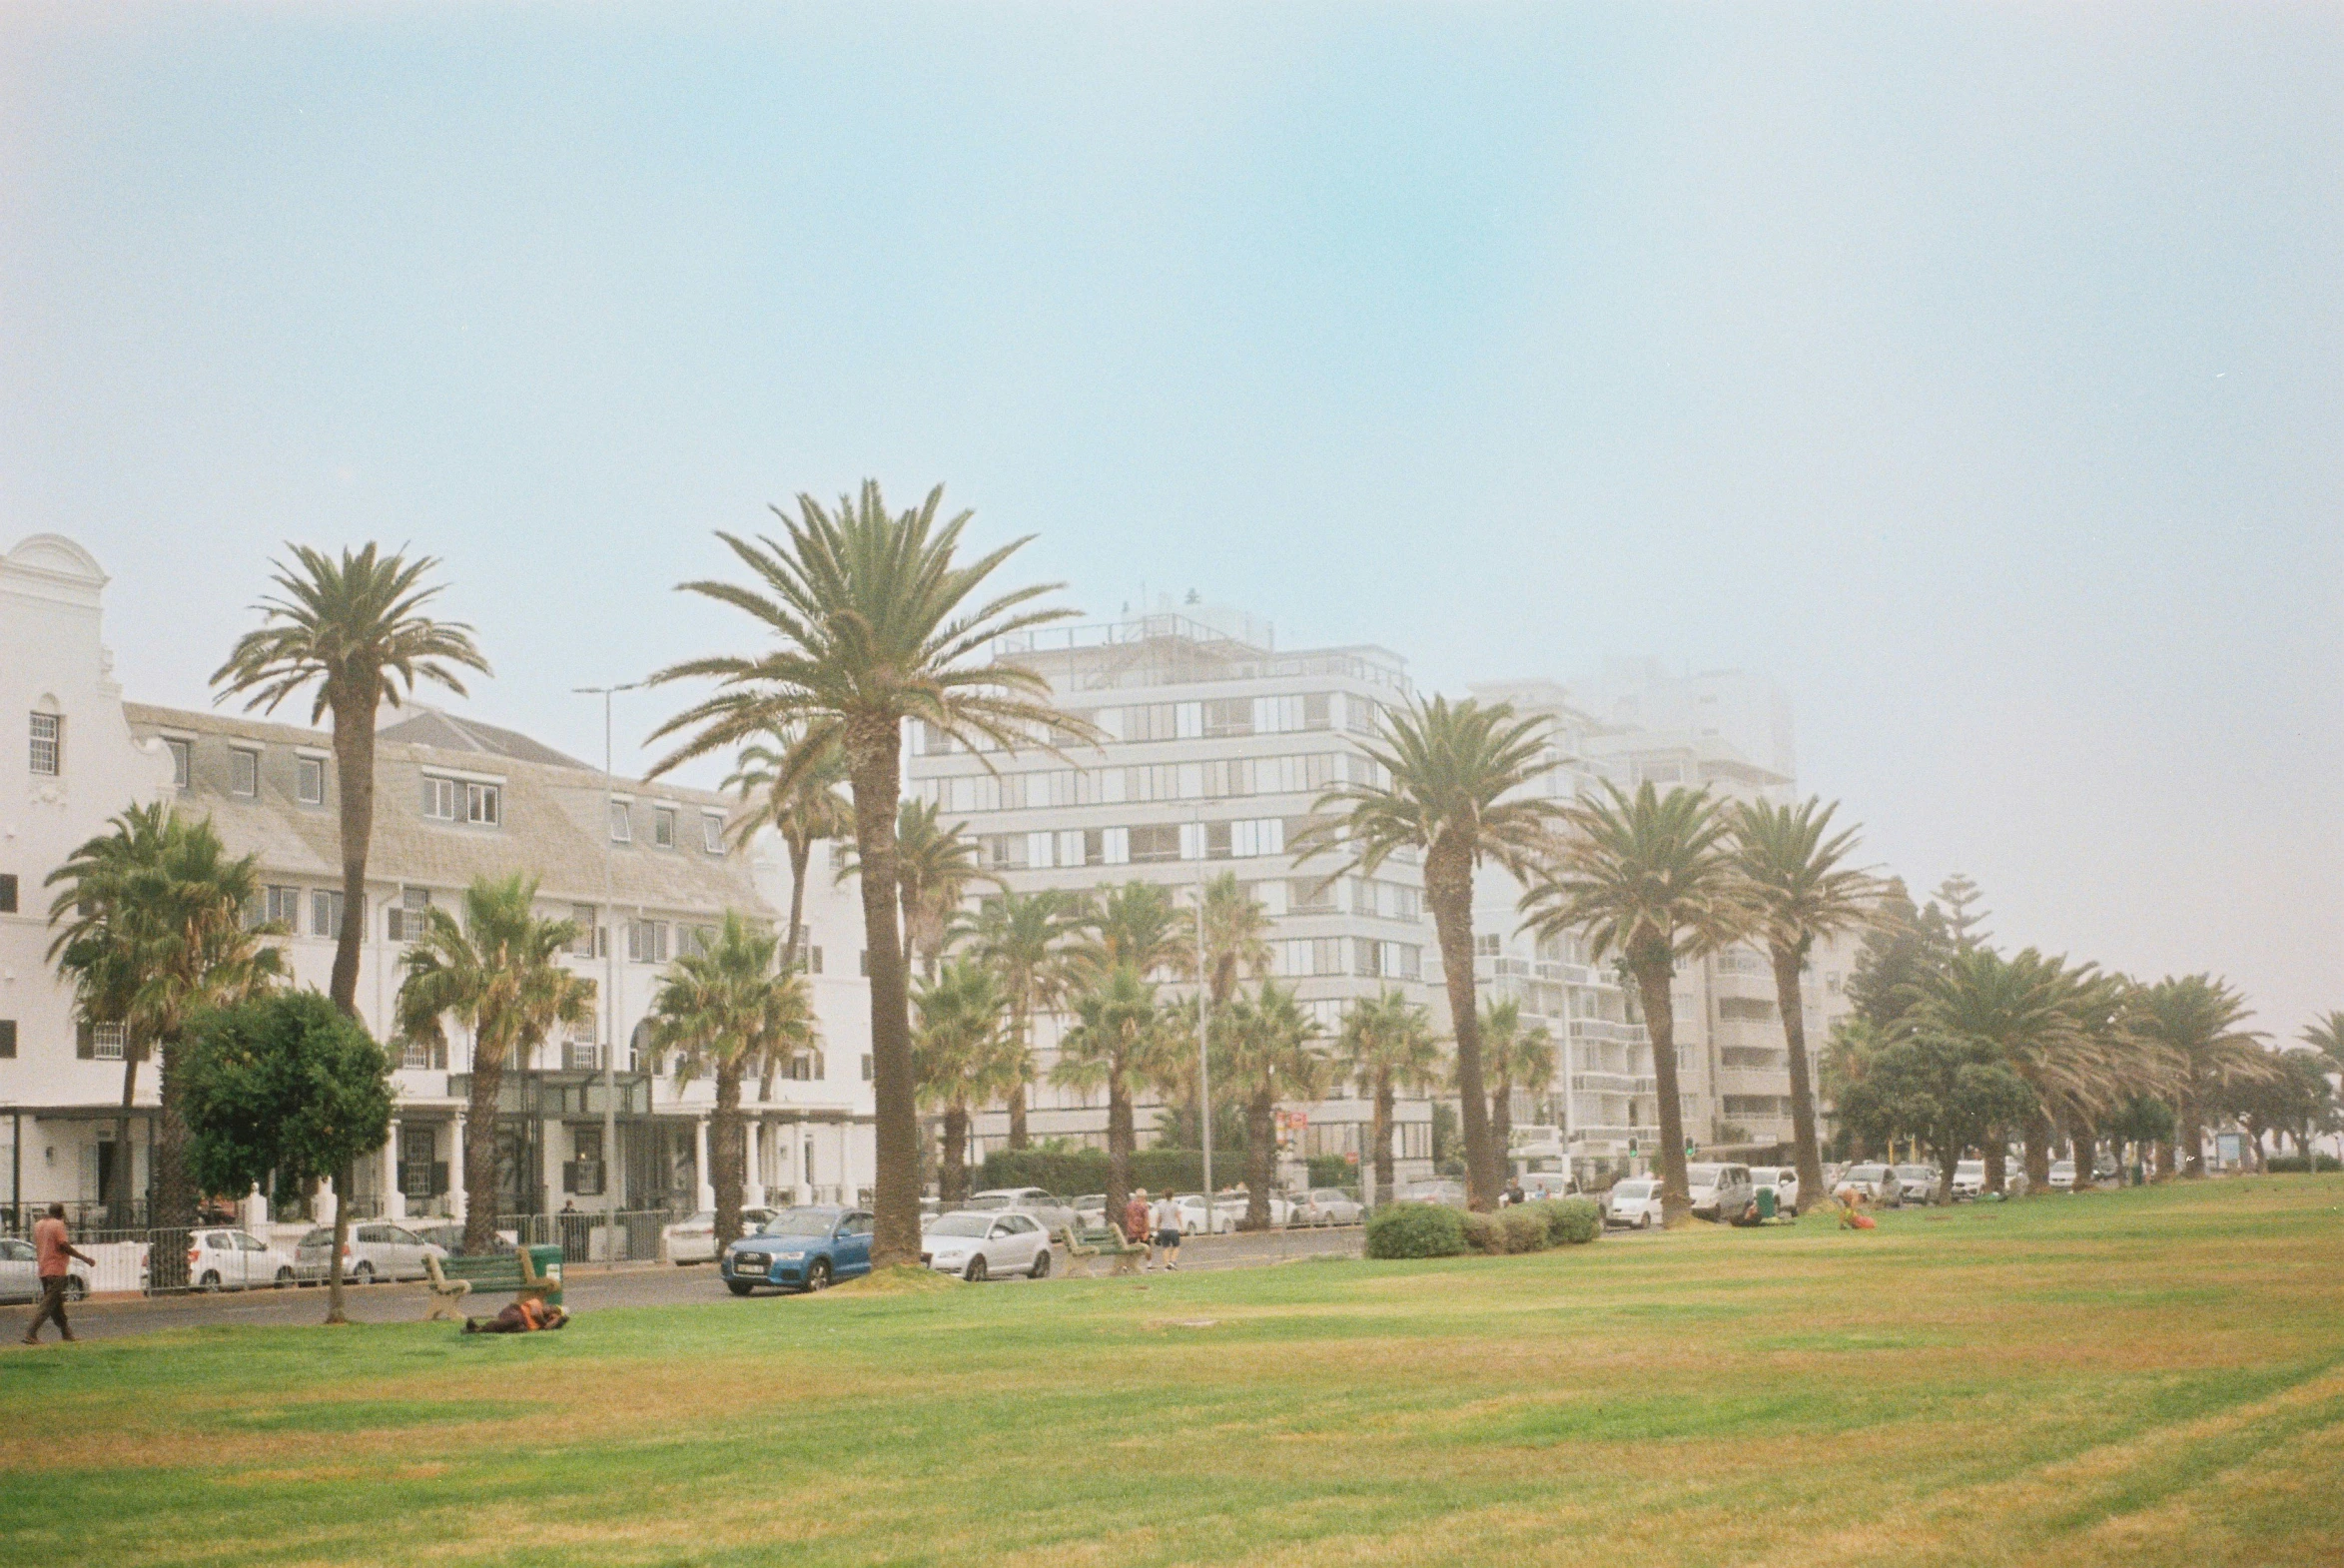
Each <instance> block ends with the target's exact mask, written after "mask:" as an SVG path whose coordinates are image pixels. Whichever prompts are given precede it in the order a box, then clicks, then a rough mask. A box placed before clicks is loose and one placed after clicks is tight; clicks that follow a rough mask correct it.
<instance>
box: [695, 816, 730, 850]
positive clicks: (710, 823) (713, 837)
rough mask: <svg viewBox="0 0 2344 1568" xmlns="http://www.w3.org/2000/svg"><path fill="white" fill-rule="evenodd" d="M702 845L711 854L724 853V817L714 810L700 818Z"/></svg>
mask: <svg viewBox="0 0 2344 1568" xmlns="http://www.w3.org/2000/svg"><path fill="white" fill-rule="evenodd" d="M700 847H701V848H702V849H705V850H706V851H707V852H708V853H709V854H711V855H721V854H723V853H724V819H723V818H722V817H720V816H718V815H717V814H716V813H715V812H713V811H711V812H707V813H704V814H703V815H702V816H701V818H700Z"/></svg>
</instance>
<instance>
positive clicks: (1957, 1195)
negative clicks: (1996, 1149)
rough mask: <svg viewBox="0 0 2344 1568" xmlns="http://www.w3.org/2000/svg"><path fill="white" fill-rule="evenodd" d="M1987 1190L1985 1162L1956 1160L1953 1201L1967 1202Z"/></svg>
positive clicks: (1954, 1163) (1954, 1165)
mask: <svg viewBox="0 0 2344 1568" xmlns="http://www.w3.org/2000/svg"><path fill="white" fill-rule="evenodd" d="M1984 1190H1985V1162H1984V1161H1982V1160H1956V1161H1954V1162H1953V1201H1954V1202H1956V1203H1959V1202H1966V1201H1967V1200H1968V1199H1970V1198H1973V1197H1976V1196H1977V1195H1978V1194H1980V1193H1982V1192H1983V1191H1984Z"/></svg>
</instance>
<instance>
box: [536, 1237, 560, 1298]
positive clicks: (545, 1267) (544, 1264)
mask: <svg viewBox="0 0 2344 1568" xmlns="http://www.w3.org/2000/svg"><path fill="white" fill-rule="evenodd" d="M528 1253H529V1266H530V1267H531V1268H533V1269H535V1270H536V1272H537V1277H538V1278H540V1279H543V1280H545V1281H546V1282H547V1283H549V1284H550V1285H552V1286H553V1288H552V1289H550V1290H548V1291H546V1292H545V1299H546V1300H548V1301H550V1302H552V1303H553V1304H554V1305H555V1306H559V1305H561V1248H560V1247H559V1246H552V1245H536V1246H531V1247H530V1248H529V1249H528Z"/></svg>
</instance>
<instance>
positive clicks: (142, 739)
mask: <svg viewBox="0 0 2344 1568" xmlns="http://www.w3.org/2000/svg"><path fill="white" fill-rule="evenodd" d="M5 567H6V569H5V571H4V572H0V655H4V656H0V703H5V704H6V706H5V707H4V708H0V712H5V713H15V714H19V715H26V716H27V717H26V718H24V719H22V720H20V722H26V723H27V724H28V725H29V731H28V736H27V743H26V745H24V746H13V745H12V746H9V747H7V748H6V756H7V761H6V763H5V764H0V856H4V857H5V860H4V861H0V1119H4V1120H0V1136H11V1135H12V1134H13V1133H14V1131H15V1130H16V1129H18V1128H21V1129H22V1130H23V1131H22V1136H20V1137H17V1136H12V1137H11V1149H10V1152H9V1156H8V1158H9V1160H10V1162H11V1165H10V1167H9V1169H8V1170H7V1171H5V1172H0V1180H9V1181H10V1182H11V1184H10V1186H9V1188H8V1191H9V1194H10V1196H11V1198H12V1199H14V1198H17V1197H19V1196H21V1198H22V1200H24V1201H28V1202H30V1201H39V1200H45V1199H49V1198H64V1199H66V1200H68V1201H78V1202H94V1201H96V1200H97V1199H98V1198H99V1196H100V1195H101V1193H109V1194H110V1193H111V1192H112V1191H113V1190H114V1185H115V1182H116V1180H117V1179H118V1173H120V1172H121V1171H122V1170H123V1163H124V1162H127V1163H128V1166H127V1174H128V1176H129V1179H130V1182H131V1187H130V1189H131V1190H132V1191H143V1190H144V1189H145V1187H146V1184H147V1179H148V1162H147V1158H146V1150H145V1148H144V1147H143V1146H140V1147H134V1148H132V1149H130V1150H127V1151H125V1150H117V1149H114V1148H112V1147H111V1146H112V1141H113V1139H114V1130H115V1121H116V1118H117V1117H118V1115H119V1105H120V1099H121V1094H122V1087H123V1076H124V1067H123V1065H122V1061H121V1058H122V1043H121V1040H120V1038H119V1036H117V1035H114V1034H113V1033H112V1032H110V1031H108V1030H106V1029H104V1028H92V1027H88V1026H85V1025H81V1024H80V1023H78V1021H77V1020H76V1019H75V1017H74V1009H73V1003H72V998H71V995H70V992H69V991H68V989H67V988H66V987H65V986H64V984H63V983H62V982H61V981H60V980H59V979H58V978H57V977H56V976H55V975H54V973H53V972H52V971H51V970H50V969H49V967H48V965H47V963H46V960H45V953H46V947H47V944H48V942H49V940H50V938H51V931H50V928H49V926H48V924H47V920H46V904H45V900H44V901H41V902H39V903H38V904H37V905H36V903H34V902H33V901H31V900H30V899H28V893H27V890H30V889H35V888H37V887H38V885H39V883H40V882H41V880H42V879H43V878H44V877H46V876H47V874H48V873H49V871H50V870H51V869H52V868H54V867H55V866H57V865H58V864H60V863H62V862H63V861H64V860H65V859H66V858H67V856H68V855H69V854H70V853H71V851H72V849H73V847H74V846H75V845H77V844H79V843H81V842H83V841H84V840H86V839H88V838H90V837H92V836H93V835H96V834H98V833H101V832H103V831H105V825H106V820H107V818H109V817H110V816H112V815H114V814H115V813H117V812H119V811H120V810H122V809H123V808H124V807H126V806H128V805H130V804H132V803H134V802H143V801H149V800H155V799H164V800H169V801H171V802H173V803H174V804H175V806H176V807H177V808H178V809H179V810H181V811H183V812H188V813H191V814H195V815H200V816H204V817H208V818H210V819H211V821H212V822H213V824H214V825H215V827H216V828H217V830H218V831H219V833H220V836H221V838H222V839H223V840H224V841H225V843H226V844H227V846H228V848H229V850H230V851H231V852H232V853H234V854H239V855H243V854H252V855H255V856H257V857H258V859H259V871H260V877H261V881H262V883H263V884H264V892H263V895H262V899H261V903H260V905H259V907H258V908H256V909H255V910H254V911H253V914H254V917H255V918H256V919H257V920H264V921H268V922H273V923H276V924H278V925H280V926H282V927H283V928H284V929H285V930H286V932H287V933H288V934H287V935H286V936H285V938H284V939H283V946H284V951H285V952H286V954H287V957H288V959H289V960H290V964H291V968H292V970H293V973H294V977H295V980H296V983H297V984H303V985H310V986H315V987H317V988H318V989H321V990H323V989H324V988H325V986H326V984H327V980H328V977H329V974H330V972H331V969H332V964H333V954H334V947H335V938H336V937H337V935H338V934H339V933H340V931H341V929H342V926H343V923H344V922H345V921H346V920H351V919H357V920H360V921H363V922H364V927H365V941H364V945H363V947H362V949H361V964H360V976H359V1010H360V1016H361V1019H362V1021H363V1022H365V1023H366V1024H367V1026H368V1027H369V1029H370V1030H371V1031H373V1032H374V1033H375V1034H376V1035H377V1037H378V1038H382V1039H390V1038H391V1037H392V1035H393V1034H394V1033H395V1030H394V1027H393V1012H392V1009H393V1005H394V1000H395V996H396V992H397V986H398V981H399V976H400V966H401V963H402V961H403V959H404V956H405V954H406V952H407V950H408V946H409V944H410V943H411V942H412V941H413V939H414V938H415V936H416V935H417V934H419V932H420V931H421V929H422V925H423V921H424V911H425V910H427V909H429V908H432V907H438V908H443V909H450V910H460V906H461V901H462V896H463V891H464V889H465V888H466V887H467V886H468V885H469V884H470V883H471V882H472V881H473V880H474V879H475V878H479V877H492V878H501V877H507V876H512V875H516V874H517V875H522V876H526V877H530V878H533V879H535V880H536V882H537V885H538V891H537V898H538V906H539V909H540V911H541V912H542V913H543V914H545V915H547V916H549V917H556V918H561V919H568V920H573V921H575V922H576V923H577V924H578V925H579V926H580V927H581V934H580V936H579V938H578V940H577V942H576V943H575V944H574V946H573V948H572V951H571V953H570V954H569V955H568V958H567V962H568V963H569V964H570V966H571V967H572V968H573V969H574V970H575V971H576V972H577V973H578V974H579V975H580V976H582V977H584V978H586V979H587V980H589V981H590V982H591V983H592V984H593V986H594V988H595V992H596V1001H597V1006H596V1011H595V1018H594V1020H593V1021H591V1022H589V1023H586V1024H583V1025H580V1026H579V1027H577V1028H575V1029H574V1030H571V1031H569V1032H568V1033H567V1035H566V1038H562V1039H558V1040H551V1041H547V1042H546V1043H545V1044H544V1045H543V1046H542V1047H541V1048H539V1049H538V1050H537V1051H536V1052H535V1053H533V1055H532V1056H531V1058H530V1059H529V1060H527V1061H525V1062H520V1063H514V1064H511V1065H510V1066H509V1069H508V1074H507V1077H506V1080H505V1083H504V1086H503V1092H502V1099H501V1109H500V1113H499V1115H498V1117H497V1119H496V1125H495V1126H494V1127H493V1128H492V1129H479V1128H472V1127H467V1126H466V1121H467V1117H466V1104H467V1093H468V1073H469V1061H468V1054H469V1049H470V1041H469V1040H468V1038H466V1037H465V1036H464V1035H463V1033H462V1031H461V1030H460V1029H457V1030H454V1031H452V1032H451V1035H450V1038H449V1039H448V1041H447V1042H446V1044H445V1045H443V1046H425V1045H407V1046H403V1047H402V1048H401V1050H402V1053H403V1054H402V1058H401V1062H400V1065H399V1068H398V1070H397V1072H396V1074H395V1081H396V1085H397V1089H398V1097H399V1098H398V1113H397V1125H396V1130H395V1134H394V1136H393V1138H392V1139H391V1143H390V1144H389V1145H388V1146H387V1147H386V1148H385V1150H384V1152H383V1155H382V1158H381V1159H380V1160H379V1161H377V1162H373V1163H370V1164H368V1165H366V1166H365V1167H363V1168H362V1169H361V1170H360V1172H359V1173H358V1183H357V1190H356V1192H355V1193H354V1194H353V1195H354V1199H355V1201H356V1202H357V1204H358V1205H359V1207H360V1209H361V1211H362V1212H367V1213H384V1214H389V1215H391V1216H393V1217H398V1216H404V1215H414V1214H424V1213H444V1214H459V1213H460V1212H461V1208H462V1204H463V1190H462V1178H461V1172H462V1167H463V1150H464V1146H465V1142H466V1140H467V1139H474V1138H479V1137H492V1138H494V1139H495V1141H496V1147H497V1165H498V1178H499V1194H498V1207H499V1209H500V1211H502V1212H505V1213H515V1214H526V1213H541V1212H548V1211H551V1210H553V1209H558V1208H560V1207H562V1206H563V1205H564V1204H565V1203H574V1204H575V1205H576V1206H578V1207H580V1208H588V1209H590V1208H600V1207H604V1206H609V1207H616V1208H638V1209H640V1208H673V1209H685V1210H688V1209H693V1208H700V1207H706V1206H708V1205H709V1204H710V1203H712V1201H713V1193H712V1192H711V1191H710V1190H709V1187H708V1171H709V1162H708V1157H707V1134H708V1116H709V1112H710V1110H711V1107H712V1087H711V1086H710V1085H709V1084H708V1083H707V1082H706V1081H705V1080H702V1081H699V1082H696V1083H691V1084H680V1085H679V1084H678V1083H677V1082H676V1081H675V1079H674V1076H673V1075H672V1074H669V1075H666V1076H661V1075H660V1074H658V1073H657V1072H656V1071H655V1064H654V1063H653V1061H652V1054H651V1052H650V1050H649V1042H648V1038H647V1030H648V1025H647V1024H646V1023H645V1022H644V1017H645V1014H646V1013H647V1012H648V1011H649V1009H650V1007H651V1003H652V998H653V995H654V993H655V990H656V988H657V985H658V982H659V979H660V976H661V974H662V972H663V971H664V969H665V967H666V965H667V963H668V961H669V960H670V959H671V958H672V957H674V956H675V955H677V954H680V953H682V952H684V951H687V950H688V949H690V948H691V947H692V946H693V945H694V944H696V943H700V942H704V941H705V940H706V939H707V938H708V936H709V935H710V934H711V933H712V932H713V929H714V928H715V927H716V925H717V924H718V923H719V922H720V921H721V920H722V918H723V915H724V912H725V911H726V910H727V909H738V910H741V911H742V912H744V913H747V914H750V915H752V916H754V917H756V918H758V919H761V920H766V921H771V920H772V919H774V912H775V911H776V909H779V908H786V903H785V898H786V891H787V890H786V881H785V880H784V879H786V876H787V871H786V867H784V866H783V865H781V864H780V858H779V857H778V856H773V855H770V854H768V853H766V851H765V849H764V847H763V846H762V845H759V846H753V847H752V849H751V850H750V851H749V852H747V853H743V852H741V851H739V850H736V849H734V848H732V847H731V846H730V844H729V841H728V839H727V837H726V833H725V825H726V811H727V807H728V802H727V801H726V799H725V798H724V797H721V796H717V795H712V794H708V793H705V792H702V791H696V790H689V789H681V788H677V787H674V786H672V785H668V784H650V783H644V782H642V781H639V780H616V781H613V780H610V779H608V778H606V777H605V776H604V775H603V774H602V773H601V772H600V770H598V769H595V768H592V767H589V766H587V765H585V764H583V763H580V762H578V761H575V760H574V759H572V758H569V757H566V756H563V755H561V754H560V753H558V752H555V751H552V750H551V749H549V748H547V747H545V746H542V745H539V744H538V743H536V742H534V741H532V740H530V739H528V738H527V737H526V736H522V735H518V734H514V733H512V732H511V731H509V730H504V729H499V728H496V727H493V726H489V725H485V724H481V723H478V722H475V721H472V720H468V719H462V718H458V717H455V716H453V715H450V714H446V713H442V712H438V711H435V710H431V709H428V708H414V707H409V708H406V709H403V710H395V711H392V712H390V713H388V714H387V715H386V718H387V720H388V722H387V723H386V724H385V726H384V727H383V728H382V729H381V730H380V731H379V733H378V756H377V764H376V778H375V800H376V804H375V829H374V838H373V843H372V844H371V846H370V851H369V865H368V874H369V888H368V893H367V899H366V907H365V908H364V909H363V910H349V909H346V908H344V907H343V894H342V891H341V856H340V848H339V844H340V823H339V811H338V805H339V795H340V787H341V781H340V780H339V779H338V778H337V777H336V765H335V761H334V756H333V751H332V738H331V736H330V735H328V734H326V733H324V732H321V731H317V730H312V729H308V728H303V727H298V726H293V725H286V724H277V723H270V722H267V721H265V720H262V719H259V718H255V717H251V716H247V715H242V714H233V713H231V714H224V713H216V712H188V711H182V710H177V709H169V708H158V707H148V706H143V705H139V704H130V703H125V702H123V701H122V699H121V693H120V691H119V689H118V688H116V687H115V686H114V685H113V684H112V683H111V681H110V679H109V678H108V676H107V674H106V667H107V659H106V655H105V653H104V651H103V648H102V646H101V644H100V640H99V633H100V617H99V590H100V589H101V587H102V586H103V583H104V580H105V579H104V575H103V573H102V572H100V571H99V569H98V567H97V564H96V563H95V562H94V561H92V560H90V559H89V557H88V556H87V555H86V554H84V553H82V552H81V551H79V550H78V549H77V548H76V547H74V546H72V545H71V544H69V543H67V542H66V541H63V540H57V539H43V538H36V539H31V540H27V541H25V543H24V544H21V545H19V546H18V547H17V549H16V550H15V551H13V552H12V553H11V554H10V556H9V557H8V558H7V561H6V563H5ZM60 737H62V739H61V738H60ZM12 775H15V777H12ZM9 879H13V897H11V896H9V894H10V891H11V882H10V881H9ZM808 892H809V898H808V916H807V925H808V927H809V931H808V933H807V941H808V943H809V956H810V957H813V956H815V955H819V954H824V953H829V954H837V955H841V956H845V955H851V954H853V953H855V952H857V951H858V950H859V948H860V943H861V938H860V925H861V920H860V910H859V904H858V901H857V896H856V894H855V892H854V889H853V887H852V885H851V883H850V884H848V885H846V886H839V885H838V884H837V883H836V882H835V879H833V878H832V877H830V876H828V875H822V876H819V877H817V878H815V879H814V880H813V882H812V884H811V885H810V886H809V890H808ZM817 962H819V960H818V959H817ZM821 967H822V971H823V972H821V973H818V974H816V975H815V976H813V978H812V981H811V983H812V985H813V987H814V990H815V1002H816V1013H817V1016H818V1018H819V1020H820V1024H821V1028H822V1031H823V1035H824V1037H825V1049H823V1050H820V1051H816V1052H814V1053H811V1054H809V1055H808V1056H806V1057H805V1058H803V1059H801V1060H799V1061H797V1062H794V1063H792V1064H790V1065H789V1066H788V1067H787V1068H786V1069H784V1070H783V1072H782V1073H781V1074H780V1075H778V1076H777V1078H776V1079H775V1080H774V1081H773V1082H771V1083H769V1084H754V1085H752V1086H751V1087H750V1095H749V1105H748V1108H747V1109H748V1115H749V1118H750V1123H751V1128H752V1137H751V1140H750V1147H749V1182H750V1187H751V1194H752V1200H757V1199H758V1198H761V1197H763V1196H764V1195H765V1194H766V1193H768V1192H771V1193H773V1194H775V1195H785V1194H786V1195H797V1196H801V1197H815V1196H821V1197H838V1196H851V1195H853V1194H854V1193H855V1192H857V1191H859V1190H860V1189H862V1188H864V1187H867V1186H868V1185H869V1184H870V1182H871V1178H872V1142H871V1127H870V1124H871V1089H870V1084H869V1072H868V1066H867V1059H866V1058H865V1057H864V1055H863V1052H864V1050H865V1043H866V1042H867V1040H868V1038H869V1003H868V993H867V988H866V986H865V983H864V982H863V981H862V979H861V978H860V976H859V975H858V974H857V969H858V967H859V966H857V965H856V964H855V963H854V962H853V960H852V958H851V957H849V958H848V959H847V962H846V963H845V964H844V965H843V966H842V965H839V964H835V963H833V964H824V965H822V966H821ZM613 1047H615V1055H614V1058H613V1061H612V1063H611V1069H612V1071H611V1073H610V1075H609V1080H610V1082H611V1087H612V1088H613V1089H614V1090H615V1096H614V1098H612V1097H606V1092H605V1074H604V1072H603V1066H604V1064H603V1052H604V1051H605V1050H609V1049H612V1048H613ZM154 1089H155V1074H154V1071H153V1070H152V1069H151V1068H150V1069H148V1070H147V1071H146V1072H145V1073H144V1074H143V1075H142V1081H141V1082H140V1083H139V1084H138V1085H137V1086H136V1095H135V1104H136V1105H137V1107H138V1108H139V1111H140V1113H141V1115H140V1117H139V1126H140V1129H141V1131H140V1133H139V1135H138V1136H139V1137H142V1138H143V1137H145V1136H147V1124H148V1123H149V1122H150V1120H151V1116H150V1113H151V1111H152V1108H153V1106H154V1104H155V1101H154ZM606 1098H608V1100H609V1104H608V1110H609V1115H608V1117H607V1118H606V1116H605V1110H606ZM606 1121H608V1122H612V1123H614V1124H615V1132H616V1136H617V1147H616V1149H615V1150H606V1149H605V1147H604V1139H605V1123H606Z"/></svg>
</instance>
